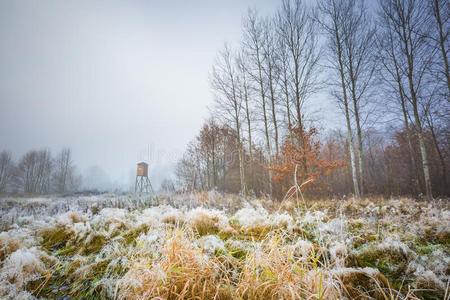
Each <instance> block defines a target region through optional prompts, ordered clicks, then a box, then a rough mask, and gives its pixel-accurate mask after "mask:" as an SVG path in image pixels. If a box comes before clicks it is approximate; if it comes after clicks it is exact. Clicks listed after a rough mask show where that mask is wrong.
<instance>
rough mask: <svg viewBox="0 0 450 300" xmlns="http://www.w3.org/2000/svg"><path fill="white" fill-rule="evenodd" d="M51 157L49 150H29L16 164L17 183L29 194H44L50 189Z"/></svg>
mask: <svg viewBox="0 0 450 300" xmlns="http://www.w3.org/2000/svg"><path fill="white" fill-rule="evenodd" d="M51 172H52V159H51V155H50V151H49V150H39V151H36V150H31V151H28V152H27V153H25V155H24V156H23V157H22V159H21V160H20V162H19V164H18V174H17V183H18V185H19V187H20V188H21V189H22V190H23V191H24V192H25V193H29V194H36V193H37V194H45V193H48V192H49V191H50V178H51Z"/></svg>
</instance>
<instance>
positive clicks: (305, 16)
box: [276, 0, 321, 174]
mask: <svg viewBox="0 0 450 300" xmlns="http://www.w3.org/2000/svg"><path fill="white" fill-rule="evenodd" d="M312 14H313V11H312V9H311V8H310V7H308V6H307V5H306V4H305V3H304V2H303V1H301V0H293V1H291V0H283V2H282V5H281V8H280V9H279V11H278V13H277V15H276V24H277V27H276V28H277V33H278V35H279V38H280V41H281V43H282V44H283V45H284V47H285V49H286V50H287V54H288V55H287V59H288V60H287V61H288V63H289V66H288V67H287V69H288V70H289V72H288V75H289V76H288V78H289V81H290V84H289V85H290V86H291V88H292V90H293V92H292V95H293V97H292V99H291V100H292V106H293V107H294V109H295V121H296V125H295V126H296V127H298V128H300V137H302V136H303V132H304V130H305V124H304V111H303V109H304V107H303V106H304V104H305V102H306V101H307V100H308V99H309V97H310V96H311V95H312V94H313V93H315V92H317V90H318V89H319V87H320V80H319V78H318V75H319V59H320V56H321V50H320V46H319V43H318V34H317V26H316V25H317V24H316V23H315V20H314V18H313V17H312ZM301 140H303V138H301ZM302 167H303V168H304V173H305V174H307V170H306V162H303V166H302Z"/></svg>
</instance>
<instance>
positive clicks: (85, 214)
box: [0, 192, 450, 299]
mask: <svg viewBox="0 0 450 300" xmlns="http://www.w3.org/2000/svg"><path fill="white" fill-rule="evenodd" d="M0 210H1V213H2V215H1V219H0V226H1V230H3V232H1V233H0V299H33V298H38V299H154V298H155V299H446V298H448V297H449V291H450V288H449V275H450V205H449V203H448V202H446V201H444V200H441V201H435V202H433V203H428V202H417V201H414V200H410V199H370V200H361V201H355V200H352V199H350V200H323V201H311V202H307V203H294V202H284V203H278V202H272V201H270V200H267V199H251V198H244V197H238V196H230V195H219V194H217V193H214V192H211V193H202V194H191V195H176V196H171V197H164V198H145V197H135V196H114V195H101V196H93V197H79V198H56V199H52V198H33V199H24V198H22V199H14V198H8V199H0ZM158 297H159V298H158Z"/></svg>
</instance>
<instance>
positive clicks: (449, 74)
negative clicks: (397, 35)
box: [429, 0, 450, 102]
mask: <svg viewBox="0 0 450 300" xmlns="http://www.w3.org/2000/svg"><path fill="white" fill-rule="evenodd" d="M429 5H430V8H431V14H432V15H433V19H434V24H435V26H436V29H437V30H436V32H437V34H431V35H430V37H431V39H432V40H434V41H435V45H436V48H438V49H439V52H440V56H441V60H442V67H440V68H439V69H440V70H441V73H442V74H443V77H444V81H446V82H447V95H446V98H447V101H448V102H450V67H449V62H448V53H449V51H450V42H449V39H450V37H449V34H450V5H449V4H448V2H447V1H443V0H430V1H429Z"/></svg>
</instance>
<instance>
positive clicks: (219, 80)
mask: <svg viewBox="0 0 450 300" xmlns="http://www.w3.org/2000/svg"><path fill="white" fill-rule="evenodd" d="M238 74H239V72H238V66H237V65H236V57H235V56H234V55H233V53H232V51H231V49H230V48H229V47H228V46H225V47H224V49H223V50H222V51H221V52H220V54H219V57H218V59H217V60H216V64H215V65H214V66H213V71H212V78H211V86H212V88H213V90H214V92H215V113H216V114H217V116H218V117H219V118H223V119H225V120H226V122H227V123H228V124H230V125H231V127H232V128H233V129H234V131H235V133H236V145H237V147H238V148H237V154H238V162H239V177H240V183H241V189H240V190H241V192H242V193H246V182H245V165H244V148H243V145H242V122H243V110H244V108H243V101H242V100H243V99H242V98H241V97H239V92H238V90H239V78H238Z"/></svg>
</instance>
